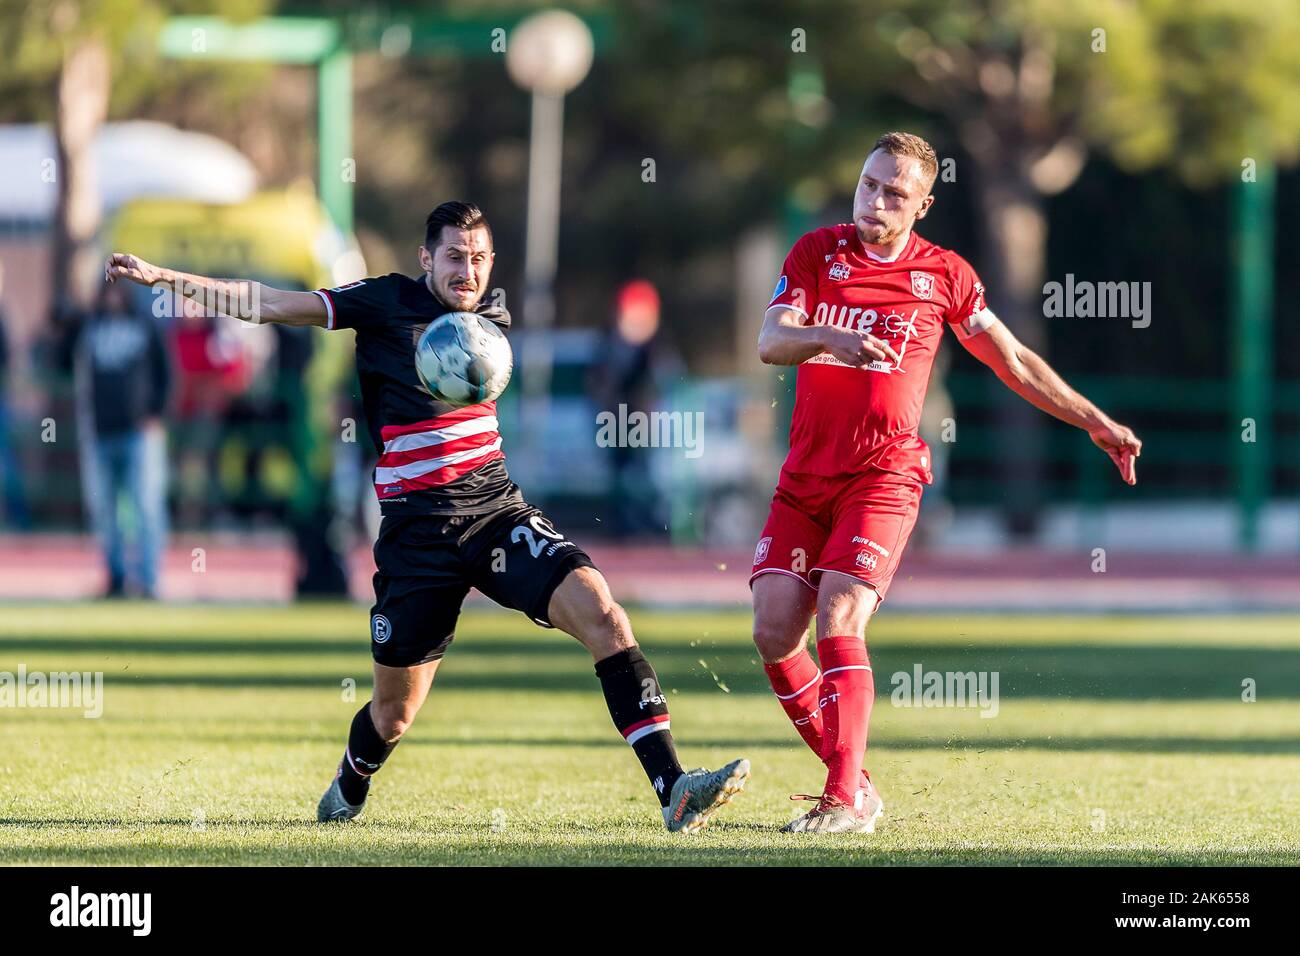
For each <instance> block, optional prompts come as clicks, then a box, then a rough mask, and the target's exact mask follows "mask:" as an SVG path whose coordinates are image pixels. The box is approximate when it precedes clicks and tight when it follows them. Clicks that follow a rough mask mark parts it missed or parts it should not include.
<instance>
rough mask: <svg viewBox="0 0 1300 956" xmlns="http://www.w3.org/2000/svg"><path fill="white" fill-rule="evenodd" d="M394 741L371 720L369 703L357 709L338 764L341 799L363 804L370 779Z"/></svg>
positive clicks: (385, 758) (386, 756)
mask: <svg viewBox="0 0 1300 956" xmlns="http://www.w3.org/2000/svg"><path fill="white" fill-rule="evenodd" d="M396 746H397V741H395V740H394V741H393V742H392V743H391V744H390V743H386V742H385V741H384V739H383V738H382V737H380V736H379V731H377V730H375V723H374V721H372V720H371V719H370V704H369V703H367V704H366V706H364V707H362V708H361V709H360V710H359V711H357V715H356V716H355V717H353V718H352V731H351V733H349V734H348V749H347V752H346V753H344V754H343V763H342V764H341V765H340V766H339V789H340V790H342V791H343V799H344V800H346V801H347V802H348V803H350V804H352V805H353V806H356V805H357V804H360V803H365V801H366V794H367V793H369V792H370V778H371V777H372V776H374V774H375V772H376V771H378V770H379V768H380V767H382V766H383V765H384V761H385V760H387V759H388V755H389V754H390V753H392V752H393V748H394V747H396Z"/></svg>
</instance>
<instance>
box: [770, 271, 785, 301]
mask: <svg viewBox="0 0 1300 956" xmlns="http://www.w3.org/2000/svg"><path fill="white" fill-rule="evenodd" d="M788 284H789V282H788V280H787V279H786V277H785V276H781V278H779V279H777V280H776V288H775V289H773V290H772V300H771V301H772V302H775V301H776V300H777V299H779V298H781V296H782V295H784V294H785V287H786V286H787V285H788Z"/></svg>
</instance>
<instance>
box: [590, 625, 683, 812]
mask: <svg viewBox="0 0 1300 956" xmlns="http://www.w3.org/2000/svg"><path fill="white" fill-rule="evenodd" d="M596 676H597V677H599V678H600V685H601V687H602V688H603V689H604V691H605V703H606V704H607V705H609V715H610V716H611V717H613V718H614V726H615V727H617V728H618V732H619V733H621V734H622V735H623V737H624V738H625V739H626V740H627V742H628V743H630V744H631V745H632V750H633V751H635V752H636V755H637V759H638V760H640V761H641V766H642V767H643V768H644V769H645V772H646V776H647V777H649V778H650V783H651V785H652V786H653V787H654V789H655V793H657V794H658V795H659V803H660V805H661V806H665V807H666V806H668V798H669V795H670V794H671V793H672V790H673V784H674V783H676V782H677V778H678V777H680V776H681V775H682V765H681V764H680V763H678V761H677V748H676V747H674V746H673V735H672V733H671V732H670V731H669V729H668V696H667V695H666V694H665V693H664V692H663V689H662V688H661V687H660V686H659V678H657V677H656V676H655V669H654V668H653V667H651V666H650V662H649V661H647V660H646V659H645V657H644V655H642V653H641V649H640V648H639V647H632V648H629V649H628V650H626V651H619V652H618V653H617V654H614V655H612V656H610V657H607V658H605V659H604V660H603V661H597V662H596Z"/></svg>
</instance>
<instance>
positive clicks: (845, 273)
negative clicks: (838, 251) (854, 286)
mask: <svg viewBox="0 0 1300 956" xmlns="http://www.w3.org/2000/svg"><path fill="white" fill-rule="evenodd" d="M852 271H853V270H851V269H850V268H849V264H848V263H847V262H837V263H835V264H834V265H832V266H831V268H830V271H829V272H827V273H826V275H827V277H828V278H830V280H831V281H832V282H843V281H844V280H845V279H847V278H848V277H849V275H850V274H851V273H852Z"/></svg>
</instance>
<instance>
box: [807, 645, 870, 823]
mask: <svg viewBox="0 0 1300 956" xmlns="http://www.w3.org/2000/svg"><path fill="white" fill-rule="evenodd" d="M817 657H818V658H819V659H820V660H821V662H822V684H821V690H820V703H821V710H822V734H823V736H824V737H825V744H824V746H823V749H822V759H823V760H825V761H826V769H827V771H828V772H827V775H826V793H828V794H831V795H832V796H834V797H836V798H838V799H840V800H843V801H844V802H845V803H849V804H851V803H853V797H854V794H855V793H856V792H857V790H858V787H859V786H860V784H861V781H862V761H863V758H864V757H865V756H866V753H867V724H868V722H869V721H870V720H871V705H872V704H873V703H874V702H875V699H876V684H875V681H874V680H873V679H872V676H871V660H870V659H869V658H868V657H867V645H866V644H865V643H864V642H863V640H862V638H860V637H826V638H823V639H822V640H820V641H818V642H817Z"/></svg>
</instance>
